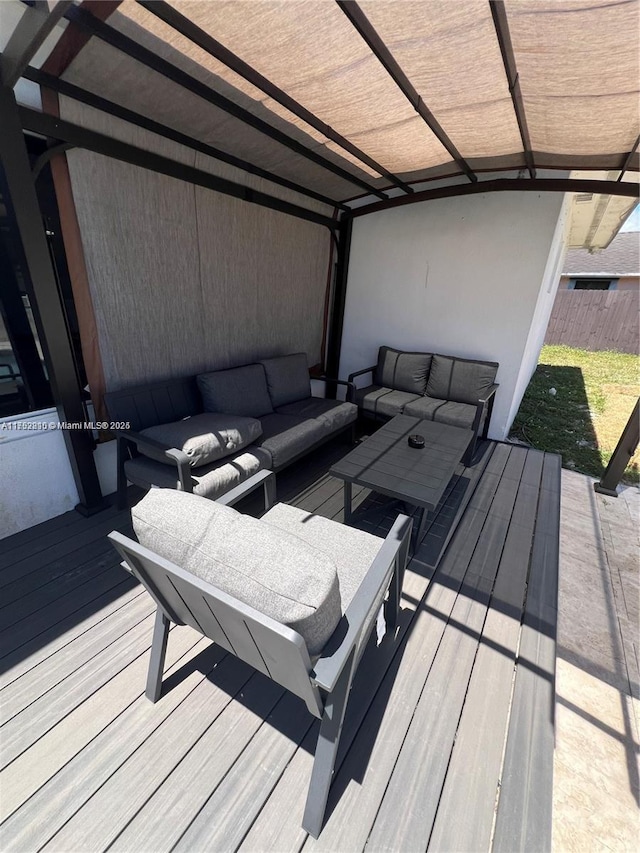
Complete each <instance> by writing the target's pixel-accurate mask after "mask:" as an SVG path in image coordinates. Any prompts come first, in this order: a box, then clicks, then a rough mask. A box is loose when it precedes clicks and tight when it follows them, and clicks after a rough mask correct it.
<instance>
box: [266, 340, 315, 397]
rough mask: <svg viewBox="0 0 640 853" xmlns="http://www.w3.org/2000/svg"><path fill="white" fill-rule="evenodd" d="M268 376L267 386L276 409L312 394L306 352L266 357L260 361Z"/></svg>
mask: <svg viewBox="0 0 640 853" xmlns="http://www.w3.org/2000/svg"><path fill="white" fill-rule="evenodd" d="M260 364H261V365H262V366H263V367H264V372H265V375H266V377H267V388H268V389H269V396H270V398H271V405H272V406H273V408H274V409H277V408H278V406H286V405H287V403H295V402H296V401H297V400H304V399H305V398H306V397H310V396H311V381H310V379H309V367H308V365H307V356H306V353H304V352H298V353H294V354H293V355H283V356H279V357H278V358H265V359H262V360H261V361H260Z"/></svg>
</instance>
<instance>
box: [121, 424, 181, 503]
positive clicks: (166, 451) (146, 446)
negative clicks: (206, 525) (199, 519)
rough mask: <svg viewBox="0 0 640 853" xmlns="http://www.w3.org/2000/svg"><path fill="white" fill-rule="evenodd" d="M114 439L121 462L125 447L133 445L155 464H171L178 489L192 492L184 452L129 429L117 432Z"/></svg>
mask: <svg viewBox="0 0 640 853" xmlns="http://www.w3.org/2000/svg"><path fill="white" fill-rule="evenodd" d="M116 437H117V439H118V451H119V457H120V458H121V459H122V461H124V460H123V458H122V457H123V451H124V450H125V448H127V446H131V445H133V446H134V447H135V448H136V450H139V451H140V452H142V453H143V454H144V455H145V456H148V457H149V458H151V459H155V460H156V461H157V462H165V463H166V462H171V463H173V464H174V465H175V466H176V468H177V469H178V479H179V480H180V487H181V488H182V490H183V491H184V492H191V491H193V484H192V483H191V463H190V461H189V457H188V456H187V454H186V453H185V452H184V450H179V449H178V448H177V447H170V446H169V445H168V444H164V443H163V442H162V441H157V439H155V438H149V437H148V436H146V435H142V434H141V433H139V432H135V431H134V430H131V429H126V430H124V429H123V430H117V432H116Z"/></svg>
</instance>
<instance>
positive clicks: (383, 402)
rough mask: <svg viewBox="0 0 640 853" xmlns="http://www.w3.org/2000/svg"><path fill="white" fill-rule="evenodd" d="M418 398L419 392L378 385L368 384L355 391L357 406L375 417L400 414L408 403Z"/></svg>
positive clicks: (391, 416) (390, 416)
mask: <svg viewBox="0 0 640 853" xmlns="http://www.w3.org/2000/svg"><path fill="white" fill-rule="evenodd" d="M418 399H420V395H419V394H409V393H408V392H407V391H394V390H393V389H392V388H381V387H380V386H379V385H369V386H368V387H367V388H358V389H357V391H356V403H357V404H358V406H359V407H360V408H361V409H362V410H363V411H364V412H368V413H369V414H371V415H375V416H376V417H384V418H393V417H395V416H396V415H401V414H402V412H403V410H404V407H405V406H406V405H407V404H408V403H412V402H413V401H414V400H418Z"/></svg>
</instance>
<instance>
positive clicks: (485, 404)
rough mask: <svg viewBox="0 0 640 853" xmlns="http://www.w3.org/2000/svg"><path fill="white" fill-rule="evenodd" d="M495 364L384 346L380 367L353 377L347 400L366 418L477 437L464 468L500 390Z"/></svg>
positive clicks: (484, 436) (485, 429) (380, 352)
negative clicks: (359, 381)
mask: <svg viewBox="0 0 640 853" xmlns="http://www.w3.org/2000/svg"><path fill="white" fill-rule="evenodd" d="M498 367H499V365H498V363H497V362H495V361H477V360H474V359H469V358H457V357H455V356H450V355H440V354H439V353H429V352H406V351H403V350H397V349H393V348H392V347H387V346H382V347H380V349H379V350H378V361H377V362H376V364H374V365H372V366H371V367H366V368H364V369H363V370H357V371H356V372H355V373H351V374H350V375H349V385H348V391H347V399H348V400H349V401H350V402H352V403H355V404H356V405H357V406H358V410H359V412H360V414H361V415H362V416H364V417H365V418H373V419H375V420H384V421H386V420H389V419H390V418H393V417H395V416H396V415H410V416H411V417H415V418H420V419H421V420H428V421H438V422H439V423H443V424H449V425H450V426H456V427H464V428H466V429H471V430H472V431H473V439H472V440H471V443H470V444H469V449H468V450H467V453H466V455H465V463H466V464H468V463H469V462H470V461H471V459H472V458H473V455H474V452H475V448H476V442H477V439H478V435H479V434H481V435H482V437H483V438H486V436H487V432H488V430H489V422H490V420H491V411H492V409H493V400H494V396H495V392H496V390H497V389H498V385H497V384H496V383H495V382H494V380H495V377H496V373H497V372H498ZM368 373H371V374H372V379H373V382H372V384H370V385H367V386H366V387H364V388H357V387H356V382H355V380H356V377H360V376H365V375H366V374H368Z"/></svg>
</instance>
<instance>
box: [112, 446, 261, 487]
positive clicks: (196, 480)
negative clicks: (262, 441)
mask: <svg viewBox="0 0 640 853" xmlns="http://www.w3.org/2000/svg"><path fill="white" fill-rule="evenodd" d="M270 465H271V456H270V455H269V454H268V453H267V452H266V451H264V450H261V449H260V448H259V447H255V446H254V445H252V446H251V447H250V448H248V449H246V450H242V451H240V453H235V454H234V455H233V456H227V457H225V458H224V459H219V460H218V461H217V462H212V463H210V464H209V465H202V466H200V467H199V468H193V469H192V470H191V484H192V487H193V493H194V494H195V495H200V496H201V497H203V498H217V497H219V496H220V495H223V494H224V493H225V492H228V491H229V489H233V488H234V487H235V486H238V485H239V484H240V483H244V481H245V480H246V479H248V478H249V477H251V475H252V474H257V473H258V471H261V470H262V469H263V468H269V467H270ZM124 471H125V474H126V476H127V479H128V480H130V481H131V482H132V483H135V485H136V486H142V488H148V487H149V486H158V487H160V488H163V489H178V488H179V481H178V469H177V468H176V466H175V465H173V466H172V465H165V464H164V463H163V462H156V461H155V460H153V459H147V457H146V456H136V458H135V459H128V460H127V461H126V462H125V463H124Z"/></svg>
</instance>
